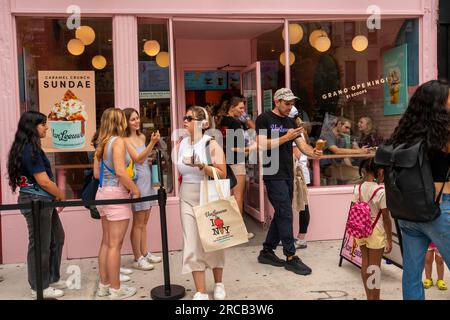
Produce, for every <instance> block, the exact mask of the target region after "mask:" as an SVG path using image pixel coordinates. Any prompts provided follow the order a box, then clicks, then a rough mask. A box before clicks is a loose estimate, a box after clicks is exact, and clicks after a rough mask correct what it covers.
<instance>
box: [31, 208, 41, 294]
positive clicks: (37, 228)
mask: <svg viewBox="0 0 450 320" xmlns="http://www.w3.org/2000/svg"><path fill="white" fill-rule="evenodd" d="M41 208H42V203H41V201H40V200H37V199H33V200H32V201H31V214H32V215H33V237H34V262H35V264H36V299H37V300H43V299H44V292H43V289H42V261H41V255H42V252H41Z"/></svg>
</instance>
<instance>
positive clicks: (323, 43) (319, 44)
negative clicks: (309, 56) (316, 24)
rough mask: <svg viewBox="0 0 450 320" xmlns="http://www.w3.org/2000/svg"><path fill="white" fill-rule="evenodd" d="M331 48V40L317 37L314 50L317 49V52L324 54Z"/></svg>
mask: <svg viewBox="0 0 450 320" xmlns="http://www.w3.org/2000/svg"><path fill="white" fill-rule="evenodd" d="M330 47H331V40H330V38H328V37H326V36H322V37H318V38H317V40H316V42H315V43H314V48H316V49H317V51H320V52H325V51H327V50H328V49H330Z"/></svg>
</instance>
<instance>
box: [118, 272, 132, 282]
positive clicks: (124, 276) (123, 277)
mask: <svg viewBox="0 0 450 320" xmlns="http://www.w3.org/2000/svg"><path fill="white" fill-rule="evenodd" d="M119 278H120V282H127V281H130V280H131V278H130V276H127V275H126V274H120V276H119Z"/></svg>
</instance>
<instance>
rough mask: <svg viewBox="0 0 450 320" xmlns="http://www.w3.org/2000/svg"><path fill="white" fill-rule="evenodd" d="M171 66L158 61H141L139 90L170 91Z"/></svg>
mask: <svg viewBox="0 0 450 320" xmlns="http://www.w3.org/2000/svg"><path fill="white" fill-rule="evenodd" d="M169 90H170V89H169V68H161V67H160V66H158V65H157V64H156V61H139V91H169Z"/></svg>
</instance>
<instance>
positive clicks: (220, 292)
mask: <svg viewBox="0 0 450 320" xmlns="http://www.w3.org/2000/svg"><path fill="white" fill-rule="evenodd" d="M226 296H227V294H226V292H225V286H224V285H223V283H222V282H218V283H216V285H215V286H214V300H225V297H226Z"/></svg>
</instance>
